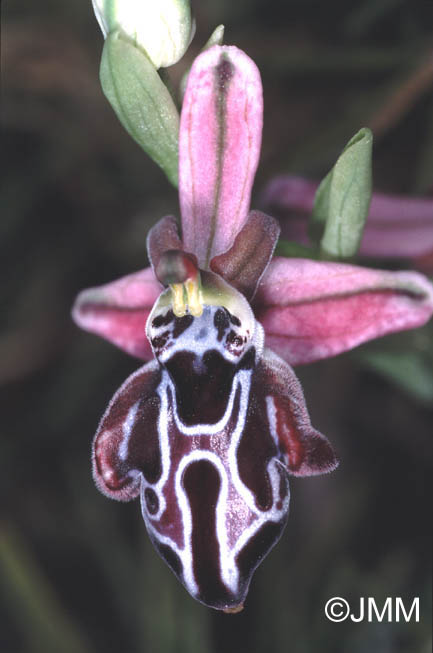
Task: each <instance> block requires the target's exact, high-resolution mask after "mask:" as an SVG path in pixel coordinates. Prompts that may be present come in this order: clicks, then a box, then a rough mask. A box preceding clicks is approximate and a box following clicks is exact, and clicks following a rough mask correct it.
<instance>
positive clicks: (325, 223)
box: [310, 128, 373, 258]
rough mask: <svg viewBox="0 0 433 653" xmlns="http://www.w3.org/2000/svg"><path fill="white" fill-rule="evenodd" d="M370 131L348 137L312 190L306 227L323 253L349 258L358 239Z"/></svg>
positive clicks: (367, 184) (367, 183)
mask: <svg viewBox="0 0 433 653" xmlns="http://www.w3.org/2000/svg"><path fill="white" fill-rule="evenodd" d="M372 147H373V134H372V133H371V131H370V130H369V129H367V128H363V129H360V131H359V132H358V133H357V134H355V136H353V138H351V139H350V141H349V142H348V143H347V145H346V147H345V148H344V150H343V151H342V153H341V154H340V156H339V158H338V160H337V162H336V164H335V165H334V167H333V168H332V170H331V171H330V172H329V173H328V174H327V175H326V177H325V178H324V179H323V181H322V183H321V184H320V186H319V188H318V189H317V192H316V197H315V201H314V208H313V213H312V216H311V223H310V231H311V236H312V237H313V239H314V240H316V241H320V247H321V250H322V252H323V254H324V256H325V257H326V256H329V257H332V258H349V257H351V256H353V255H354V254H356V252H357V251H358V247H359V244H360V242H361V238H362V233H363V230H364V224H365V220H366V218H367V215H368V210H369V207H370V200H371V189H372V173H371V155H372Z"/></svg>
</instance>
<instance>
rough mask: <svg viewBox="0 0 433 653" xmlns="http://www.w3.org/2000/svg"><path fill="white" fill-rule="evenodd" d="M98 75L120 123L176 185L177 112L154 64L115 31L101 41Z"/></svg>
mask: <svg viewBox="0 0 433 653" xmlns="http://www.w3.org/2000/svg"><path fill="white" fill-rule="evenodd" d="M100 76H101V85H102V89H103V91H104V93H105V95H106V97H107V99H108V101H109V102H110V104H111V106H112V107H113V109H114V111H115V112H116V114H117V117H118V118H119V120H120V122H121V123H122V125H123V126H124V127H125V129H126V130H127V132H128V133H129V134H130V135H131V136H132V137H133V138H134V139H135V140H136V141H137V143H138V144H139V145H141V147H142V148H143V149H144V150H145V151H146V152H147V153H148V154H149V156H151V157H152V159H153V160H154V161H155V162H156V163H157V164H158V165H159V166H161V168H162V169H163V170H164V172H165V173H166V175H167V177H168V178H169V180H170V181H171V182H172V184H174V185H175V186H177V178H178V136H179V114H178V111H177V109H176V106H175V104H174V102H173V99H172V97H171V95H170V93H169V91H168V90H167V88H166V86H165V85H164V84H163V82H162V81H161V78H160V77H159V75H158V73H157V71H156V70H155V67H154V65H153V64H152V63H151V62H150V61H149V59H148V58H147V57H146V55H145V54H144V53H143V52H142V51H141V50H139V49H138V48H136V47H135V46H134V45H133V44H132V43H131V42H130V41H128V40H127V39H126V38H125V37H124V36H123V35H122V34H120V33H119V32H114V33H113V34H110V35H109V36H108V37H107V39H106V41H105V44H104V50H103V53H102V59H101V70H100Z"/></svg>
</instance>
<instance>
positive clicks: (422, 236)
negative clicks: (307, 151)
mask: <svg viewBox="0 0 433 653" xmlns="http://www.w3.org/2000/svg"><path fill="white" fill-rule="evenodd" d="M318 186H319V184H318V183H317V182H315V181H311V180H309V179H304V178H302V177H296V176H293V175H281V176H279V177H275V178H274V179H272V180H271V181H270V182H269V183H268V184H267V186H266V187H265V189H264V190H263V193H262V196H261V201H260V203H261V205H262V206H263V207H265V208H270V209H272V210H273V211H275V212H276V213H277V215H278V216H279V217H280V222H281V228H282V235H283V236H284V237H285V238H288V239H289V240H295V241H298V242H301V243H304V244H307V243H308V235H307V216H308V215H309V214H310V213H311V211H312V210H313V206H314V198H315V194H316V191H317V188H318ZM431 251H433V198H431V197H406V196H404V195H389V194H386V193H377V192H376V193H373V196H372V199H371V204H370V212H369V214H368V218H367V222H366V225H365V229H364V235H363V238H362V241H361V245H360V248H359V253H360V254H361V256H373V257H378V258H410V259H415V258H417V257H419V256H424V255H425V254H428V253H430V252H431Z"/></svg>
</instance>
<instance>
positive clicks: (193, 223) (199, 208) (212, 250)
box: [179, 46, 263, 269]
mask: <svg viewBox="0 0 433 653" xmlns="http://www.w3.org/2000/svg"><path fill="white" fill-rule="evenodd" d="M262 122H263V99H262V85H261V80H260V73H259V71H258V69H257V67H256V65H255V64H254V62H253V61H252V60H251V59H250V58H249V57H247V55H246V54H245V53H243V52H242V51H241V50H238V49H237V48H235V47H233V46H214V47H212V48H210V49H209V50H207V51H206V52H204V53H203V54H201V55H200V56H199V57H197V59H196V60H195V62H194V64H193V66H192V68H191V71H190V73H189V77H188V85H187V88H186V92H185V98H184V101H183V108H182V114H181V122H180V132H179V196H180V207H181V214H182V239H183V243H184V247H185V251H188V252H191V253H193V254H195V255H196V256H197V258H198V263H199V266H200V267H201V268H204V269H206V268H208V266H209V261H210V260H211V258H213V257H214V256H217V255H218V254H222V253H223V252H225V251H226V250H227V249H229V247H230V246H231V245H232V243H233V241H234V239H235V237H236V235H237V234H238V232H239V231H240V229H241V228H242V226H243V225H244V223H245V221H246V219H247V213H248V209H249V204H250V195H251V187H252V184H253V180H254V175H255V172H256V169H257V164H258V160H259V156H260V145H261V134H262Z"/></svg>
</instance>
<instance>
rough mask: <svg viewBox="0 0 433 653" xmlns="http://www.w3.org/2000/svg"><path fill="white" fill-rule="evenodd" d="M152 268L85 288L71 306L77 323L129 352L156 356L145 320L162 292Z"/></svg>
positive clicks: (143, 358)
mask: <svg viewBox="0 0 433 653" xmlns="http://www.w3.org/2000/svg"><path fill="white" fill-rule="evenodd" d="M161 291H162V286H161V285H160V284H159V283H158V281H157V280H156V278H155V275H154V273H153V270H152V268H146V269H144V270H140V271H139V272H135V273H133V274H129V275H127V276H126V277H122V278H120V279H117V280H116V281H112V282H111V283H107V284H105V285H103V286H98V287H97V288H88V289H87V290H83V291H82V292H81V293H80V294H79V295H78V297H77V299H76V301H75V304H74V307H73V309H72V317H73V319H74V320H75V322H76V324H77V325H78V326H79V327H81V328H82V329H85V330H86V331H90V332H92V333H96V334H97V335H98V336H101V337H102V338H105V339H106V340H109V341H110V342H112V343H113V344H114V345H117V346H118V347H120V349H123V350H124V351H126V352H127V353H128V354H131V355H132V356H136V357H137V358H141V359H142V360H150V359H151V358H153V354H152V350H151V348H150V344H149V341H148V340H147V338H146V334H145V327H146V321H147V318H148V316H149V313H150V311H151V310H152V307H153V304H154V303H155V301H156V299H157V298H158V296H159V295H160V293H161Z"/></svg>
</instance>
